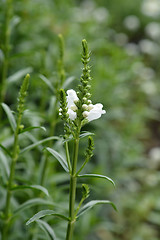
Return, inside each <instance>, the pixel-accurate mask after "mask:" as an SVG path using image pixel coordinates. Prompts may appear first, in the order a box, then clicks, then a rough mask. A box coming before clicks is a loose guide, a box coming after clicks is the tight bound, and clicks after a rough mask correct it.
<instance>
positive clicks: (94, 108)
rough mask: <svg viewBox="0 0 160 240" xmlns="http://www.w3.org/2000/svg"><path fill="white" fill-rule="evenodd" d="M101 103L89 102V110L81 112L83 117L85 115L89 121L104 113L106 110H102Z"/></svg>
mask: <svg viewBox="0 0 160 240" xmlns="http://www.w3.org/2000/svg"><path fill="white" fill-rule="evenodd" d="M102 108H103V105H102V104H101V103H97V104H95V105H93V104H90V105H89V107H88V110H89V111H84V112H83V117H85V118H86V119H87V120H88V121H89V122H90V121H93V120H95V119H98V118H100V117H101V115H102V114H105V113H106V111H105V110H102Z"/></svg>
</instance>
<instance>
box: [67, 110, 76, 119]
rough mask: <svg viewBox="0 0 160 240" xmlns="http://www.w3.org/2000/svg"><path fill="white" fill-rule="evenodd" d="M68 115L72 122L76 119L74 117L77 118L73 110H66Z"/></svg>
mask: <svg viewBox="0 0 160 240" xmlns="http://www.w3.org/2000/svg"><path fill="white" fill-rule="evenodd" d="M67 113H68V114H69V118H70V119H71V120H72V121H74V120H75V119H76V117H77V113H76V112H74V111H73V110H71V109H68V112H67Z"/></svg>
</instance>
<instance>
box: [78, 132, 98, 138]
mask: <svg viewBox="0 0 160 240" xmlns="http://www.w3.org/2000/svg"><path fill="white" fill-rule="evenodd" d="M92 135H95V134H94V133H91V132H83V133H81V134H80V135H79V138H84V137H87V136H92Z"/></svg>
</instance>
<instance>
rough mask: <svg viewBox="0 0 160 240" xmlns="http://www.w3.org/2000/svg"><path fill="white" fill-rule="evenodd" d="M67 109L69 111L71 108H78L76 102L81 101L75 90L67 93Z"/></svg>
mask: <svg viewBox="0 0 160 240" xmlns="http://www.w3.org/2000/svg"><path fill="white" fill-rule="evenodd" d="M67 94H68V96H67V107H68V109H69V108H71V106H76V105H75V102H76V101H78V100H79V98H78V97H77V93H76V92H75V91H74V90H73V89H70V90H68V91H67Z"/></svg>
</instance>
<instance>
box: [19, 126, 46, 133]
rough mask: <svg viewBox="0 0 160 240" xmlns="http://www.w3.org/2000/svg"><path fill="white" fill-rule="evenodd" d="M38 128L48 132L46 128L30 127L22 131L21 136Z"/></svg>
mask: <svg viewBox="0 0 160 240" xmlns="http://www.w3.org/2000/svg"><path fill="white" fill-rule="evenodd" d="M36 128H39V129H41V130H43V131H46V128H45V127H41V126H32V127H28V128H24V129H22V130H21V132H20V133H19V134H21V133H24V132H29V131H31V130H33V129H36Z"/></svg>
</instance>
